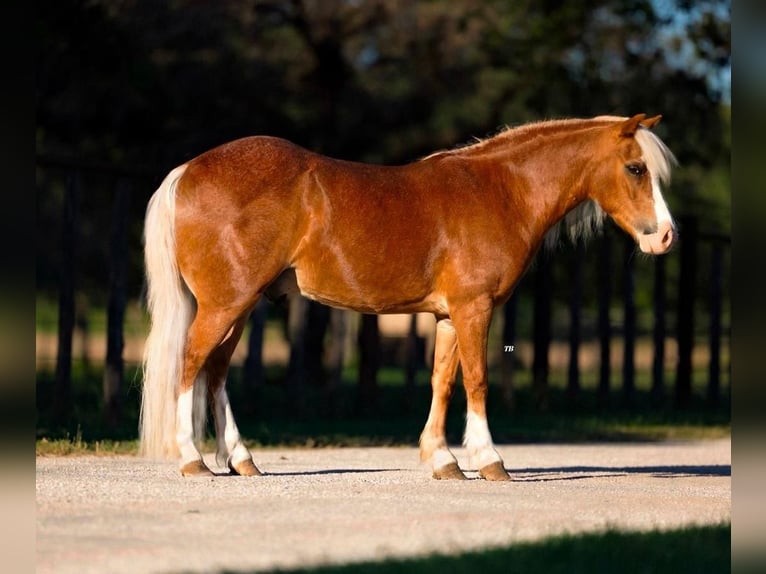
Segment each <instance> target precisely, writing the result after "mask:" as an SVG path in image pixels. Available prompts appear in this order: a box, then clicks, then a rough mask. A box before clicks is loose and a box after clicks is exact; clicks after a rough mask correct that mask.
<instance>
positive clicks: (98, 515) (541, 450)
mask: <svg viewBox="0 0 766 574" xmlns="http://www.w3.org/2000/svg"><path fill="white" fill-rule="evenodd" d="M498 450H499V451H500V453H501V454H502V455H503V457H504V459H505V465H506V468H507V469H508V470H509V472H510V473H511V475H512V477H513V480H512V481H511V482H507V483H490V482H486V481H483V480H479V479H477V478H476V473H475V472H469V473H467V474H468V476H469V478H473V479H474V480H469V481H462V482H453V481H436V480H433V479H431V478H430V473H429V471H428V470H427V469H426V468H424V467H422V466H420V465H419V463H418V455H417V449H415V448H333V449H311V450H308V449H264V450H259V451H254V457H255V461H256V464H258V466H259V467H260V468H261V470H262V471H264V472H265V473H266V475H265V476H262V477H257V478H243V477H234V476H224V475H221V476H216V477H214V478H208V479H184V478H182V477H181V476H180V474H179V473H178V471H177V468H176V465H175V463H173V462H152V461H147V460H143V459H140V458H135V457H62V458H59V457H39V458H37V470H36V487H37V497H36V499H37V500H36V502H37V558H36V565H37V572H38V573H54V572H55V573H57V574H66V573H70V572H71V573H78V574H84V573H89V572H94V573H95V572H98V573H102V572H111V573H115V574H118V573H123V572H124V573H128V572H141V573H147V572H181V571H183V572H219V571H222V570H228V571H234V572H247V571H254V570H264V569H271V568H278V567H282V568H287V567H305V566H312V565H319V564H327V563H349V562H356V561H367V560H379V559H383V558H387V557H411V556H422V555H426V554H430V553H444V554H450V553H459V552H462V551H467V550H475V549H481V548H487V547H492V546H504V545H508V544H511V543H513V542H517V541H525V540H538V539H542V538H545V537H548V536H551V535H555V534H561V533H581V532H594V531H601V530H604V529H606V528H619V529H630V530H644V529H655V528H660V529H669V528H676V527H682V526H685V525H691V524H698V525H702V524H715V523H720V522H721V521H730V520H731V440H730V439H720V440H710V441H695V442H663V443H651V444H646V443H641V444H636V443H631V444H614V443H610V444H577V445H568V444H557V445H506V446H499V447H498ZM454 452H455V454H456V455H457V456H458V459H459V461H460V463H461V466H463V468H468V467H467V461H466V453H465V451H464V450H463V449H461V448H456V449H455V450H454ZM209 462H210V464H211V465H212V464H214V463H213V461H212V456H211V457H210V460H209ZM221 472H222V471H221Z"/></svg>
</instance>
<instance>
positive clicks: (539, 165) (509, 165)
mask: <svg viewBox="0 0 766 574" xmlns="http://www.w3.org/2000/svg"><path fill="white" fill-rule="evenodd" d="M609 123H611V122H609V121H604V120H561V121H556V122H544V123H541V124H532V125H530V126H523V127H522V128H518V129H516V130H509V131H507V132H504V133H502V134H500V135H499V136H497V138H496V139H497V141H495V142H493V143H492V144H491V145H488V146H486V148H485V150H484V151H483V152H482V153H480V154H477V156H476V157H477V158H478V157H482V156H483V157H484V158H486V159H487V160H488V161H496V162H499V164H500V165H502V166H503V169H504V171H505V173H506V174H507V176H506V177H507V183H506V185H505V186H504V187H505V192H506V193H507V194H509V195H510V198H511V202H513V203H514V204H517V205H520V206H524V207H525V208H526V209H527V210H528V213H527V219H528V221H529V222H530V223H529V224H528V228H529V233H530V236H531V237H530V242H531V243H533V244H536V245H537V244H539V243H540V242H542V241H543V238H545V237H546V236H547V241H546V242H547V243H551V244H553V243H555V242H556V241H557V239H558V236H559V231H560V230H561V228H566V229H565V231H566V232H567V233H568V234H569V236H570V238H571V239H576V238H577V237H578V236H583V237H587V236H589V235H591V234H592V233H593V231H594V230H595V229H596V228H598V227H600V225H601V223H602V221H603V216H604V213H603V211H601V209H600V208H599V207H598V205H597V204H595V203H594V202H592V201H589V199H588V198H589V195H590V193H589V191H590V190H589V187H590V181H591V179H592V173H593V171H594V169H595V168H596V166H597V165H598V164H599V158H598V154H597V152H596V150H598V148H599V146H598V141H597V140H598V138H599V135H600V132H601V129H603V128H604V127H606V126H607V125H608V124H609ZM588 150H592V151H591V152H589V151H588ZM477 151H478V150H477Z"/></svg>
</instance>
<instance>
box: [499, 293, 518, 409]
mask: <svg viewBox="0 0 766 574" xmlns="http://www.w3.org/2000/svg"><path fill="white" fill-rule="evenodd" d="M518 300H519V295H518V286H517V290H516V291H514V293H513V295H511V298H510V299H508V301H507V302H506V303H505V305H504V306H503V358H502V371H501V373H500V384H501V386H502V393H503V402H504V403H505V408H506V410H507V411H508V412H511V411H513V410H514V409H515V407H516V396H515V381H514V376H515V372H514V369H515V366H516V361H515V357H514V355H515V351H516V348H515V346H516V345H518V343H517V341H516V308H517V305H518Z"/></svg>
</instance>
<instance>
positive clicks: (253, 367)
mask: <svg viewBox="0 0 766 574" xmlns="http://www.w3.org/2000/svg"><path fill="white" fill-rule="evenodd" d="M268 306H269V303H268V301H267V300H266V298H265V297H261V300H260V301H258V303H257V304H256V306H255V309H253V311H252V312H251V313H250V336H249V337H248V339H247V357H246V358H245V364H244V365H243V371H244V374H243V376H242V379H243V385H242V386H243V387H244V389H245V392H247V393H248V395H249V394H250V393H251V392H252V391H254V390H255V389H257V388H259V387H261V386H262V385H263V383H264V382H265V380H264V379H265V377H264V368H263V336H264V330H265V328H266V317H267V316H268V313H269V307H268Z"/></svg>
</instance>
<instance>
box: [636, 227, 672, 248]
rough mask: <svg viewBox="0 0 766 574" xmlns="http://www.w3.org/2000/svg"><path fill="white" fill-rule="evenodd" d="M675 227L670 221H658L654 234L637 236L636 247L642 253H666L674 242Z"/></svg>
mask: <svg viewBox="0 0 766 574" xmlns="http://www.w3.org/2000/svg"><path fill="white" fill-rule="evenodd" d="M677 235H678V234H677V233H676V227H675V225H673V222H672V221H660V222H659V223H658V224H657V231H656V232H655V233H647V234H644V235H639V236H638V247H639V249H641V251H643V252H644V253H650V254H651V255H661V254H663V253H667V252H668V251H670V249H671V248H672V247H673V244H674V243H675V242H676V237H677Z"/></svg>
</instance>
